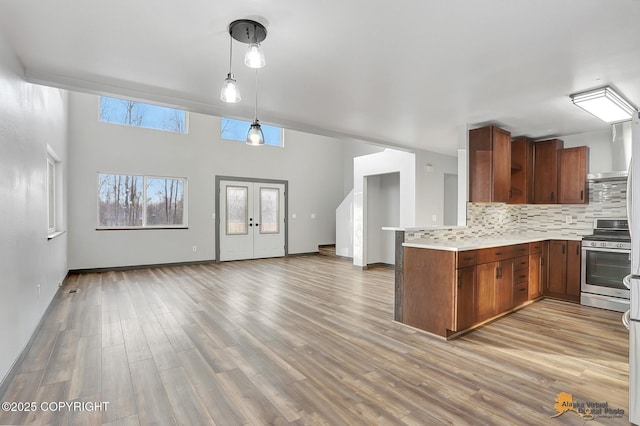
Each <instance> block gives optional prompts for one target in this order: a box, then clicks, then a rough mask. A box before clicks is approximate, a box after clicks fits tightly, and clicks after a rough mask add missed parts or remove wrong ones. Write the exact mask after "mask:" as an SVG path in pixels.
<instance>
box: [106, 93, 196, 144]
mask: <svg viewBox="0 0 640 426" xmlns="http://www.w3.org/2000/svg"><path fill="white" fill-rule="evenodd" d="M103 99H110V100H117V101H123V102H135V103H137V104H140V105H144V106H145V107H151V108H163V109H168V110H173V111H178V112H181V113H184V129H183V130H182V131H179V130H173V129H167V128H162V127H153V126H149V125H143V124H142V123H140V124H131V123H124V122H120V121H110V120H106V119H103V116H102V100H103ZM98 121H99V122H101V123H106V124H115V125H119V126H126V127H135V128H139V129H148V130H158V131H161V132H169V133H175V134H178V135H186V134H188V133H189V111H187V110H184V109H179V108H174V107H171V106H166V105H160V104H153V103H149V102H143V101H139V100H135V99H126V98H116V97H113V96H100V102H99V104H98Z"/></svg>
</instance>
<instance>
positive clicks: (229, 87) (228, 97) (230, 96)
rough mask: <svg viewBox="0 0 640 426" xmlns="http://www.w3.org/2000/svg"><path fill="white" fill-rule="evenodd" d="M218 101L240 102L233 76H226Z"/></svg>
mask: <svg viewBox="0 0 640 426" xmlns="http://www.w3.org/2000/svg"><path fill="white" fill-rule="evenodd" d="M220 99H221V100H222V102H227V103H231V104H234V103H237V102H240V99H241V98H240V91H239V90H238V86H237V85H236V80H235V78H233V74H231V73H229V74H227V78H226V79H225V80H224V84H223V85H222V90H221V91H220Z"/></svg>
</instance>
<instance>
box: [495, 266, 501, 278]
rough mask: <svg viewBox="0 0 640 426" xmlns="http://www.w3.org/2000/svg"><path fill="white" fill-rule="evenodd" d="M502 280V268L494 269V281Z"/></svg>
mask: <svg viewBox="0 0 640 426" xmlns="http://www.w3.org/2000/svg"><path fill="white" fill-rule="evenodd" d="M498 278H502V266H497V267H496V279H498Z"/></svg>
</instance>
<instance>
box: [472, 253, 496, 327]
mask: <svg viewBox="0 0 640 426" xmlns="http://www.w3.org/2000/svg"><path fill="white" fill-rule="evenodd" d="M499 265H500V262H491V263H483V264H481V265H478V266H477V280H478V281H477V291H476V319H477V320H478V322H482V321H484V320H487V319H489V318H491V317H493V316H495V312H496V311H495V294H496V293H495V285H496V284H495V283H496V279H497V276H498V273H499V269H498V266H499Z"/></svg>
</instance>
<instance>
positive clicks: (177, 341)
mask: <svg viewBox="0 0 640 426" xmlns="http://www.w3.org/2000/svg"><path fill="white" fill-rule="evenodd" d="M393 275H394V272H393V270H392V269H390V268H384V267H380V268H373V269H370V270H366V271H360V270H357V269H354V268H353V267H352V265H351V263H350V262H348V261H345V260H342V259H335V258H330V257H326V256H301V257H291V258H281V259H271V260H255V261H242V262H228V263H223V264H205V265H194V266H183V267H167V268H153V269H143V270H135V271H126V272H122V271H119V272H108V273H103V274H98V273H91V274H82V275H73V276H70V277H69V279H68V280H67V282H66V285H65V287H63V289H62V290H61V292H60V293H59V294H58V295H57V297H56V298H55V300H54V302H53V305H52V308H51V309H50V311H49V313H48V315H47V317H46V320H45V323H44V326H43V327H42V328H41V330H40V332H39V333H38V334H37V335H36V338H35V341H34V343H33V345H32V347H31V349H30V351H29V352H28V353H27V355H26V357H25V358H24V361H23V362H22V363H21V365H20V366H19V367H18V368H19V370H18V374H16V375H15V377H14V378H13V380H12V382H11V383H10V384H9V387H8V389H7V391H6V392H5V394H4V395H3V396H2V398H1V400H2V401H4V402H7V401H9V402H17V401H20V402H35V406H37V409H36V410H35V411H33V412H27V411H22V412H11V411H9V412H0V424H52V425H63V424H78V425H92V424H96V425H100V424H108V425H137V424H140V425H151V424H181V425H182V424H195V425H209V424H218V425H245V424H252V425H263V424H300V425H303V424H312V425H315V424H319V425H325V424H328V425H352V424H408V425H441V424H455V425H463V424H474V425H490V424H501V425H502V424H505V425H507V424H508V425H526V424H531V425H542V424H545V425H546V424H549V425H555V424H558V425H563V424H569V425H578V424H584V423H585V421H584V420H583V419H581V418H580V417H579V416H578V415H577V414H575V413H573V412H566V413H564V414H562V415H561V416H559V417H556V418H551V416H553V415H554V414H556V413H557V411H556V410H555V409H554V404H555V400H556V397H557V395H558V394H559V393H560V392H567V393H569V394H572V395H573V399H574V401H576V402H578V401H593V402H607V403H608V406H609V408H610V409H613V408H619V409H623V410H625V415H624V416H623V417H622V418H605V417H602V416H599V417H598V416H596V418H595V419H594V420H593V421H591V422H588V423H589V424H590V425H596V424H603V425H620V424H628V422H627V411H628V405H629V404H628V391H627V387H628V360H627V350H628V334H627V332H626V330H625V329H624V327H623V326H622V324H621V323H620V314H618V313H615V312H610V311H605V310H600V309H596V308H588V307H582V306H578V305H573V304H569V303H564V302H558V301H553V300H548V299H547V300H543V301H541V302H537V303H535V304H533V305H531V306H529V307H526V308H524V309H522V310H520V311H518V312H516V313H514V314H511V315H509V316H507V317H505V318H502V319H500V320H498V321H495V322H493V323H491V324H489V325H486V326H484V327H482V328H480V329H478V330H476V331H474V332H472V333H469V334H467V335H465V336H462V337H461V338H459V339H457V340H455V341H450V342H444V341H443V340H441V339H439V338H435V337H432V336H430V335H428V334H425V333H422V332H417V331H416V330H414V329H411V328H409V327H406V326H403V325H401V324H398V323H395V322H393V321H392V318H393V312H392V309H393ZM70 290H77V292H75V293H70ZM56 401H65V402H71V401H78V402H83V403H84V404H85V405H84V406H79V409H77V410H74V409H68V408H64V407H63V408H62V409H58V410H54V411H51V410H48V411H45V410H43V409H42V403H43V402H44V403H45V408H47V405H46V403H49V402H56ZM100 402H107V403H108V404H107V405H106V410H102V411H99V410H94V411H89V409H90V408H91V407H92V406H91V403H100ZM103 405H104V404H103ZM51 408H53V409H56V408H57V407H56V406H55V405H53V406H52V407H51ZM82 408H84V411H82Z"/></svg>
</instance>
